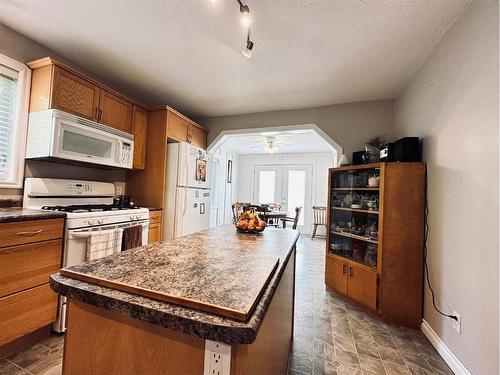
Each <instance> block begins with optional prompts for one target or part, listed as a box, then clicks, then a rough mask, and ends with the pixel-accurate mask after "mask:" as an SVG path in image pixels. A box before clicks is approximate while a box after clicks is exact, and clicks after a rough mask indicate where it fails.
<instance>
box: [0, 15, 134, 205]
mask: <svg viewBox="0 0 500 375" xmlns="http://www.w3.org/2000/svg"><path fill="white" fill-rule="evenodd" d="M0 53H1V54H3V55H6V56H9V57H11V58H13V59H16V60H18V61H21V62H23V63H25V62H28V61H32V60H36V59H38V58H41V57H45V56H51V57H55V58H56V59H59V60H60V61H62V62H65V63H67V64H68V65H71V66H73V67H75V68H78V69H79V70H81V71H82V72H84V73H86V74H89V73H88V72H87V71H85V70H84V69H81V68H80V67H78V66H77V65H76V64H73V63H72V62H71V61H68V60H67V59H65V58H63V57H62V56H59V55H57V54H56V53H54V52H52V51H51V50H49V49H47V48H45V47H43V46H42V45H40V44H38V43H36V42H34V41H33V40H31V39H28V38H26V37H25V36H23V35H21V34H19V33H17V32H15V31H13V30H11V29H9V28H7V27H5V26H3V25H1V24H0ZM89 75H90V74H89ZM25 177H52V178H74V179H85V180H94V181H95V180H99V181H109V182H113V181H124V180H125V172H124V171H121V170H109V169H98V168H86V167H80V166H71V165H64V164H57V167H55V164H54V163H49V162H43V161H32V162H28V164H27V165H26V168H25ZM20 195H22V189H0V199H2V198H15V197H19V196H20Z"/></svg>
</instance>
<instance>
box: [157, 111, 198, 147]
mask: <svg viewBox="0 0 500 375" xmlns="http://www.w3.org/2000/svg"><path fill="white" fill-rule="evenodd" d="M166 109H167V137H168V138H169V139H171V140H174V141H177V142H187V143H191V144H193V145H195V146H197V147H200V148H202V149H206V148H207V131H206V130H205V129H204V128H202V127H201V125H198V124H197V123H195V122H194V121H193V120H191V119H189V118H187V117H186V116H184V115H182V114H181V113H179V112H177V111H176V110H174V109H173V108H170V107H167V108H166Z"/></svg>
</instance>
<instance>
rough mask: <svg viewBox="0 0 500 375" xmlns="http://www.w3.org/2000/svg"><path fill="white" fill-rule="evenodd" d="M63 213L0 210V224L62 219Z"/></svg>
mask: <svg viewBox="0 0 500 375" xmlns="http://www.w3.org/2000/svg"><path fill="white" fill-rule="evenodd" d="M64 217H66V214H65V213H64V212H56V211H47V210H33V209H28V208H21V207H9V208H0V223H9V222H16V221H27V220H44V219H58V218H64Z"/></svg>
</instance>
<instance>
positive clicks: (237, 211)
mask: <svg viewBox="0 0 500 375" xmlns="http://www.w3.org/2000/svg"><path fill="white" fill-rule="evenodd" d="M248 206H250V203H244V202H235V203H233V204H232V205H231V210H232V211H233V224H234V223H236V222H237V221H238V219H239V217H240V215H241V214H242V213H243V211H245V209H246V208H247V207H248Z"/></svg>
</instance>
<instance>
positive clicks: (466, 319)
mask: <svg viewBox="0 0 500 375" xmlns="http://www.w3.org/2000/svg"><path fill="white" fill-rule="evenodd" d="M498 52H499V50H498V1H495V0H485V1H474V2H472V4H471V5H470V6H469V7H468V8H467V9H466V10H465V12H464V14H463V15H462V16H461V17H460V19H459V20H458V21H457V22H456V23H455V24H454V25H453V26H452V27H451V28H450V30H449V31H448V32H447V33H446V34H445V35H444V36H443V38H442V40H441V41H440V43H439V44H438V45H437V47H436V48H435V50H434V51H433V52H432V53H431V55H430V56H429V57H428V59H427V60H426V61H425V63H424V64H423V66H422V67H421V68H420V70H419V71H418V73H417V74H416V75H415V76H414V78H413V79H412V80H411V81H410V82H409V83H408V85H407V86H406V87H405V88H404V90H403V91H402V93H401V95H400V96H399V97H398V98H397V100H396V102H395V113H394V114H395V118H394V122H395V133H396V135H397V136H405V135H413V136H420V137H422V138H423V155H424V160H425V161H426V162H427V163H428V173H429V177H428V183H429V223H430V238H429V266H430V275H431V280H432V282H433V284H434V287H435V290H436V292H437V295H438V297H439V302H440V303H439V305H440V306H441V308H442V309H444V310H445V311H446V312H451V311H452V310H455V311H457V312H459V313H460V314H462V333H461V334H459V333H457V332H456V331H454V330H453V328H452V321H451V320H450V319H447V318H444V317H442V316H440V315H438V314H437V313H436V312H435V311H434V309H433V308H432V302H431V296H430V293H429V291H428V290H426V292H425V308H424V318H425V320H426V321H427V322H428V323H429V324H430V325H431V327H432V329H433V330H434V331H435V332H436V333H437V334H438V335H439V336H440V337H441V339H442V340H443V341H444V342H445V344H446V345H447V346H448V347H449V348H450V349H451V350H452V351H453V353H454V354H455V355H456V356H457V357H458V358H459V359H460V361H461V362H462V363H463V364H464V365H465V366H466V367H467V369H468V370H469V371H470V372H471V373H472V374H478V375H498V374H499V373H500V369H499V364H498V361H499V346H498V345H499V342H498V336H499V331H498V328H499V326H498V323H499V310H498V299H499V289H498V277H499V269H498V265H499V256H498V250H499V249H498V235H499V233H498V231H499V221H498V193H499V181H498V168H499V165H498V135H499V134H498V105H499V94H498V82H499V81H498V78H499V77H498Z"/></svg>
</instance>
